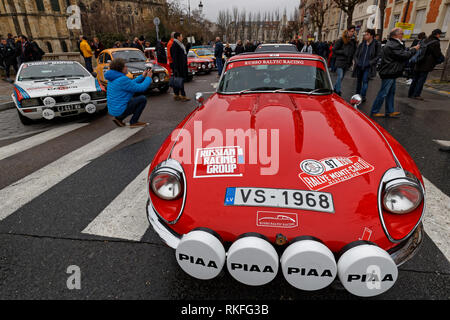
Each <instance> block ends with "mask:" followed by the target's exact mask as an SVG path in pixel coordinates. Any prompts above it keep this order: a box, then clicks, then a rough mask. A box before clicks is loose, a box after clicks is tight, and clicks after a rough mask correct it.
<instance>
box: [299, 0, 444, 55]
mask: <svg viewBox="0 0 450 320" xmlns="http://www.w3.org/2000/svg"><path fill="white" fill-rule="evenodd" d="M314 1H315V0H303V2H304V3H305V4H306V5H307V4H308V3H310V2H314ZM380 1H382V0H366V1H364V2H362V3H361V4H358V5H357V6H356V7H355V10H354V12H353V17H352V23H353V25H355V26H356V31H357V39H358V40H359V41H361V40H362V37H363V33H364V30H366V29H367V28H368V26H369V25H368V24H370V23H369V20H370V19H374V17H375V14H376V11H374V10H371V9H373V6H378V5H379V4H380ZM384 1H385V2H386V9H385V10H384V21H383V22H381V21H379V22H378V21H376V20H374V21H373V22H375V23H377V22H378V23H379V24H380V23H382V24H383V35H382V37H383V38H387V37H388V35H389V31H390V30H391V29H392V28H394V27H395V24H396V23H397V22H405V23H411V24H414V28H413V30H412V34H411V38H410V39H409V40H406V44H407V45H409V44H410V43H411V42H412V41H413V40H414V39H415V38H416V37H417V35H418V34H419V33H420V32H425V33H426V34H427V36H428V35H430V34H431V32H432V31H433V30H434V29H441V30H442V31H443V32H444V34H443V36H442V37H441V48H442V51H443V52H445V51H446V50H447V47H448V44H449V39H450V32H449V31H450V30H449V22H450V0H384ZM324 3H330V4H331V8H330V9H329V10H328V11H327V12H326V13H325V17H324V26H323V29H322V40H326V41H333V40H336V39H338V38H339V36H340V35H342V33H343V31H344V30H345V28H346V26H347V25H346V24H347V15H346V14H345V13H344V12H343V11H342V10H341V9H339V8H337V6H336V5H335V4H334V1H332V0H324ZM376 19H378V20H380V16H379V15H378V16H376ZM310 20H311V19H310V18H309V17H308V13H307V12H305V11H304V10H303V12H302V13H301V28H302V32H303V33H302V34H303V38H304V39H306V38H307V37H310V36H312V37H314V38H316V39H317V38H318V34H317V27H316V26H313V25H312V24H311V22H310ZM371 21H372V20H371Z"/></svg>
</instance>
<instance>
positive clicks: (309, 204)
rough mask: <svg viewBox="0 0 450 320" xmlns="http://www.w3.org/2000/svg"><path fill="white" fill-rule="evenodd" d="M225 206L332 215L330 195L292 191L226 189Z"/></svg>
mask: <svg viewBox="0 0 450 320" xmlns="http://www.w3.org/2000/svg"><path fill="white" fill-rule="evenodd" d="M225 205H227V206H251V207H276V208H290V209H300V210H311V211H320V212H328V213H334V203H333V197H332V195H331V194H330V193H326V192H317V191H305V190H292V189H270V188H241V187H232V188H227V189H226V194H225Z"/></svg>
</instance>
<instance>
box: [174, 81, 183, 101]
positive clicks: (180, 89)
mask: <svg viewBox="0 0 450 320" xmlns="http://www.w3.org/2000/svg"><path fill="white" fill-rule="evenodd" d="M173 93H174V94H175V95H177V96H178V95H180V94H181V95H182V96H183V97H186V92H185V91H184V79H183V81H182V82H181V87H179V88H178V87H173Z"/></svg>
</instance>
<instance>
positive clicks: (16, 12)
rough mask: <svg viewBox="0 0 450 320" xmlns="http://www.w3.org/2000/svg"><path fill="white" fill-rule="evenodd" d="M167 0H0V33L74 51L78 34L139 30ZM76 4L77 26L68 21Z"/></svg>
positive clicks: (149, 25) (47, 49)
mask: <svg viewBox="0 0 450 320" xmlns="http://www.w3.org/2000/svg"><path fill="white" fill-rule="evenodd" d="M165 4H166V0H0V35H1V36H2V37H6V35H7V34H8V33H12V34H13V35H20V34H24V35H26V36H27V37H28V38H32V39H34V40H35V41H36V42H37V43H38V44H39V46H40V47H41V48H42V49H43V50H44V51H45V52H67V51H76V50H77V49H76V41H77V40H78V37H79V35H80V34H82V33H83V34H85V35H87V36H92V35H94V34H96V33H99V32H105V33H108V32H109V33H119V34H130V33H135V34H139V35H140V34H142V33H139V32H143V31H144V30H146V28H153V27H154V26H153V23H152V20H153V18H154V16H155V15H156V14H157V12H158V10H160V9H161V8H162V7H163V6H164V5H165ZM73 5H76V6H78V8H79V16H80V18H81V19H80V21H81V24H80V27H79V28H73V29H72V28H71V29H69V27H68V24H67V21H68V19H70V18H72V17H73V15H74V14H75V13H76V12H75V11H72V10H70V9H68V8H69V7H70V6H73Z"/></svg>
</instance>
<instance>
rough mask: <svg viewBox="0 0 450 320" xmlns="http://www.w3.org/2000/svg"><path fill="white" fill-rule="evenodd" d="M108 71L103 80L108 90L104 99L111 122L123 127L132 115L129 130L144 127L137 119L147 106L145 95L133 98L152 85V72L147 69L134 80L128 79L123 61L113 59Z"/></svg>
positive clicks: (144, 123)
mask: <svg viewBox="0 0 450 320" xmlns="http://www.w3.org/2000/svg"><path fill="white" fill-rule="evenodd" d="M109 69H110V70H109V71H107V72H106V73H105V79H106V80H108V90H107V93H106V99H107V104H108V112H109V114H110V115H112V116H114V117H115V118H114V119H113V122H114V123H115V124H116V125H118V126H119V127H124V126H125V123H124V122H123V120H124V119H125V118H126V117H128V116H130V115H132V117H131V119H130V128H137V127H144V126H146V125H148V123H146V122H139V117H140V116H141V114H142V111H144V108H145V106H146V104H147V97H146V96H145V95H138V96H135V97H134V94H135V93H138V92H144V91H146V90H147V89H148V88H149V87H150V84H151V83H152V71H151V69H147V70H145V71H144V73H143V74H142V75H140V76H139V77H137V78H136V79H133V80H132V79H130V78H128V77H127V76H126V75H127V73H128V67H127V66H126V65H125V60H124V59H120V58H119V59H114V60H113V61H112V62H111V64H110V66H109Z"/></svg>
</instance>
